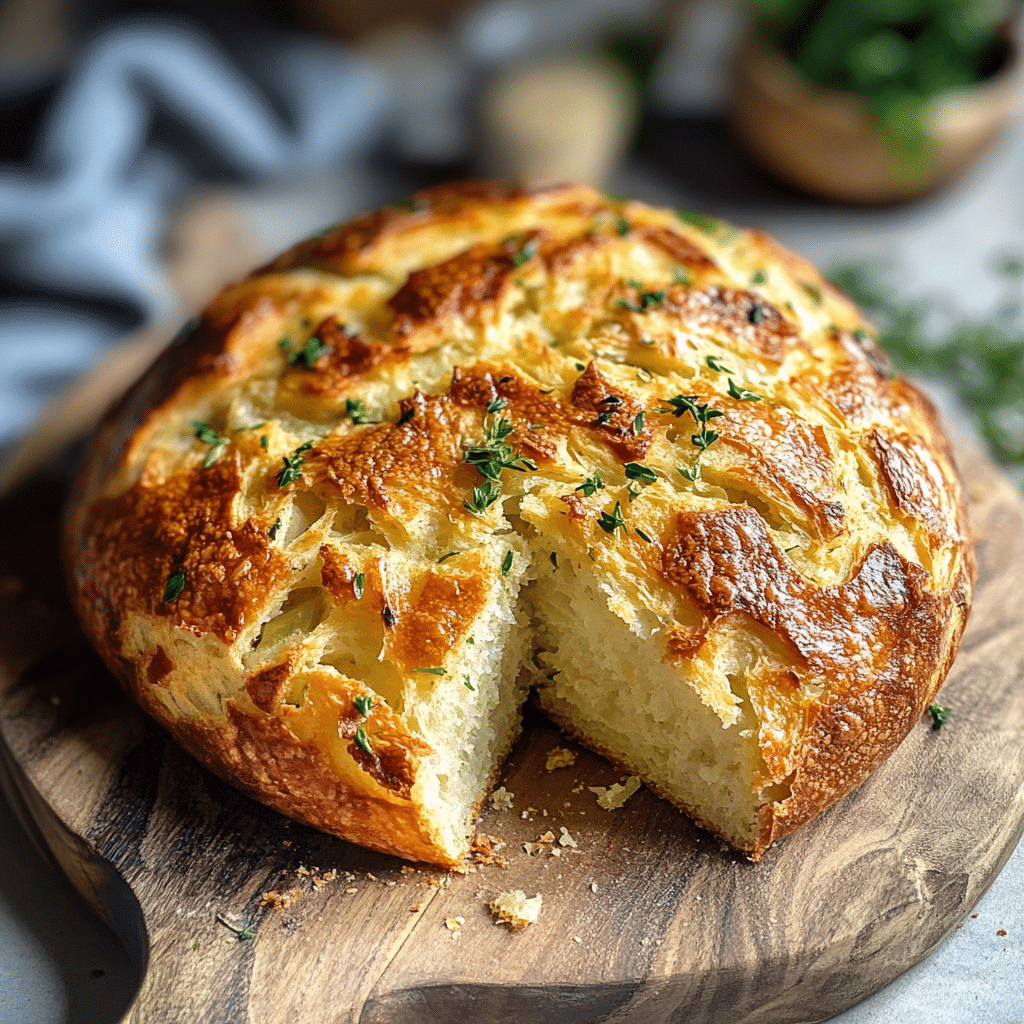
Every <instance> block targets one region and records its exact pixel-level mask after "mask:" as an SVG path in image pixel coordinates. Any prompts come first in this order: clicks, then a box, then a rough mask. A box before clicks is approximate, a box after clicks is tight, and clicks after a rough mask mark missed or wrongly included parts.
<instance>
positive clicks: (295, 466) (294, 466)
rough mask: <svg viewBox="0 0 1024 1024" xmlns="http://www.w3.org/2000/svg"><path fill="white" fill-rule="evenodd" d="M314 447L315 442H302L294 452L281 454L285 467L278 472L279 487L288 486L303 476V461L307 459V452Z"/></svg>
mask: <svg viewBox="0 0 1024 1024" xmlns="http://www.w3.org/2000/svg"><path fill="white" fill-rule="evenodd" d="M312 447H313V442H312V441H306V443H305V444H300V445H299V447H298V448H296V449H295V451H294V453H293V454H291V455H282V456H281V459H282V461H283V462H284V469H282V470H281V472H280V473H278V474H277V486H278V487H287V486H288V485H289V484H293V483H295V481H296V480H298V479H299V477H300V476H302V463H303V462H304V461H305V453H306V452H308V451H309V449H310V448H312Z"/></svg>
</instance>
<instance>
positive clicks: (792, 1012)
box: [0, 457, 1024, 1024]
mask: <svg viewBox="0 0 1024 1024" xmlns="http://www.w3.org/2000/svg"><path fill="white" fill-rule="evenodd" d="M962 461H964V462H965V463H966V464H965V466H964V468H965V471H966V472H965V476H966V482H967V490H968V494H969V495H970V499H971V508H972V513H973V523H974V528H975V530H976V533H977V539H978V546H977V554H978V566H979V577H978V587H977V595H976V602H975V606H974V612H973V615H972V618H971V622H970V626H969V628H968V630H967V634H966V637H965V641H964V646H963V649H962V651H961V653H960V656H959V658H958V659H957V662H956V664H955V666H954V668H953V672H952V674H951V676H950V677H949V679H948V681H947V682H946V685H945V687H944V688H943V690H942V693H941V696H940V699H941V701H942V703H943V704H946V705H948V706H949V707H951V708H952V714H951V716H950V720H949V723H948V724H947V725H946V727H945V728H943V729H942V730H941V731H938V732H937V731H934V730H933V729H932V728H930V724H929V722H927V721H922V722H921V723H919V725H918V726H917V727H916V728H915V729H914V731H913V733H912V734H911V736H910V737H909V739H908V740H907V741H906V743H905V744H904V745H903V747H902V748H901V749H900V750H899V751H898V752H897V754H896V755H895V756H894V757H893V758H892V759H891V760H890V761H889V762H888V763H887V764H886V765H885V766H884V767H883V768H882V769H881V770H880V771H879V772H878V773H877V774H876V775H875V776H874V777H873V778H871V779H870V780H869V781H868V782H867V783H866V784H865V785H863V786H862V787H861V788H860V789H859V790H858V791H857V792H856V793H854V794H852V795H851V796H850V797H848V798H847V799H846V800H844V801H842V802H841V803H840V804H839V805H837V806H836V807H834V808H833V809H832V810H830V811H829V812H827V813H826V814H824V815H823V816H822V817H821V818H820V819H818V820H817V821H815V822H813V823H812V824H811V825H810V826H808V827H806V828H804V829H803V830H802V831H800V832H799V833H797V834H796V835H794V836H792V837H791V838H789V839H788V840H786V841H785V842H783V843H782V844H780V845H779V846H777V847H775V848H773V849H771V850H770V851H769V852H768V853H767V854H766V856H765V857H764V859H763V860H762V861H761V863H760V864H757V865H751V864H749V863H747V862H746V861H745V860H743V859H742V858H740V857H737V856H736V855H734V854H732V853H730V852H727V851H726V850H723V849H722V847H721V846H720V844H719V843H718V842H717V841H716V840H714V839H713V838H711V837H710V836H709V835H708V834H706V833H704V832H702V831H701V830H700V829H698V828H696V827H694V826H693V825H691V824H690V823H689V822H688V820H687V819H686V818H685V817H684V816H682V815H681V814H679V813H678V812H677V811H675V810H674V809H672V808H671V807H669V806H668V805H667V804H665V803H663V802H662V801H660V800H658V799H656V798H655V797H653V796H652V795H651V794H650V793H647V792H646V791H644V790H641V791H640V792H639V793H637V794H636V795H635V796H633V797H632V798H631V799H630V800H629V801H628V802H627V803H626V805H625V806H624V807H623V808H621V809H619V810H614V811H605V810H602V809H601V808H600V807H599V806H598V804H597V802H596V798H595V796H594V794H593V793H592V792H590V790H589V789H588V788H587V787H589V786H602V785H603V786H608V785H610V784H611V783H613V782H614V781H617V779H618V775H617V773H616V772H615V771H614V770H613V769H612V768H610V767H609V766H608V765H607V763H605V762H603V761H602V760H601V759H600V758H598V757H596V756H593V755H591V754H589V753H586V752H585V751H579V756H578V759H577V760H576V763H575V764H574V765H572V766H569V767H563V768H558V769H555V770H552V771H548V770H547V769H546V766H545V762H546V758H547V755H548V752H549V751H550V750H551V749H552V748H553V747H555V746H557V745H560V744H563V742H564V741H563V740H562V738H561V737H560V735H559V733H558V732H557V731H556V730H555V729H554V728H552V727H551V726H550V725H549V724H547V723H546V722H545V720H544V719H542V718H541V717H540V716H537V715H533V716H531V717H529V720H528V723H527V729H526V733H525V736H524V738H523V740H522V741H521V742H520V743H519V745H518V746H517V747H516V749H515V751H514V753H513V755H512V757H511V760H510V761H509V764H508V766H507V768H506V771H505V775H504V777H503V779H502V782H503V784H504V786H505V787H506V789H507V790H508V791H509V792H511V793H513V794H515V797H514V809H513V810H500V811H499V810H495V809H493V808H492V809H490V810H488V811H487V813H486V814H485V815H484V818H483V820H482V821H481V823H480V830H481V831H482V832H484V833H487V834H490V835H493V836H500V837H502V838H503V839H504V841H505V844H506V845H505V847H504V848H503V849H501V850H500V853H501V854H502V855H504V856H505V857H506V858H507V867H502V866H499V865H497V864H491V865H487V866H480V867H479V868H478V869H477V870H474V871H472V872H470V873H468V874H465V875H461V876H460V875H451V876H448V875H439V874H438V873H437V872H436V871H432V870H430V869H422V870H421V869H415V870H411V869H410V868H409V867H408V866H406V865H403V863H402V862H400V861H398V860H396V859H394V858H390V857H386V856H383V855H380V854H376V853H372V852H369V851H366V850H361V849H359V848H357V847H354V846H350V845H348V844H346V843H344V842H342V841H340V840H336V839H333V838H331V837H328V836H324V835H321V834H319V833H317V832H315V831H313V830H311V829H308V828H306V827H304V826H301V825H298V824H295V823H292V822H289V821H288V820H286V819H285V818H282V817H281V816H279V815H277V814H275V813H273V812H271V811H269V810H266V809H265V808H263V807H261V806H259V805H257V804H255V803H253V802H252V801H250V800H248V799H247V798H245V797H243V796H242V795H240V794H239V793H237V792H235V791H234V790H232V789H230V788H229V787H227V786H226V785H225V784H223V783H222V782H220V781H219V780H218V779H216V778H214V777H213V776H212V775H211V774H210V773H208V772H207V771H205V770H204V769H203V768H201V767H200V766H199V765H198V764H197V763H196V762H194V761H193V760H191V759H190V758H189V757H188V756H186V755H185V754H183V753H182V752H181V751H180V750H179V749H178V748H177V747H176V746H175V745H174V744H173V743H172V742H171V741H170V740H169V739H167V738H166V737H165V736H164V735H163V733H162V732H161V731H160V730H159V729H158V728H156V727H155V726H154V725H152V724H151V723H149V722H148V721H147V720H146V719H144V718H143V716H142V715H141V714H140V713H139V712H137V711H136V710H135V709H134V708H133V707H132V706H131V705H129V704H128V703H127V701H126V700H125V698H124V697H123V696H122V695H121V693H120V691H119V690H118V689H117V688H116V686H115V685H114V683H113V682H112V680H111V679H110V677H109V676H108V674H107V673H106V671H105V670H104V668H103V667H102V665H101V664H100V663H99V662H98V660H97V659H96V657H95V656H94V655H93V654H92V653H91V652H90V650H89V648H88V646H87V645H86V643H85V642H84V640H83V639H82V637H81V635H80V634H79V633H78V631H77V629H76V627H75V625H74V623H73V621H72V618H71V615H70V611H69V608H68V606H67V604H66V602H65V599H64V596H63V583H62V575H61V569H60V566H59V563H58V557H57V553H56V550H55V536H56V530H57V518H58V515H59V512H60V506H61V502H62V500H63V496H64V488H65V476H64V475H63V474H62V473H61V472H60V470H59V469H58V470H56V471H53V472H51V473H49V474H48V475H43V476H42V477H38V476H37V477H36V478H35V479H34V480H33V481H32V482H30V483H27V484H22V485H21V486H20V487H19V489H18V490H17V491H16V492H14V493H13V494H11V495H9V496H8V497H7V498H6V499H5V500H4V502H3V504H2V506H0V523H2V524H3V538H2V541H0V676H2V692H0V733H2V738H3V741H4V742H3V743H2V744H0V752H2V768H3V771H2V772H0V775H2V776H3V778H4V782H5V787H6V789H7V790H8V792H9V796H10V797H11V799H12V801H13V802H14V803H15V804H16V806H17V807H18V809H19V811H20V813H21V815H22V817H23V818H24V819H25V820H26V822H27V823H28V824H29V825H30V827H31V829H32V830H33V831H34V832H35V833H36V835H37V837H38V838H39V839H40V841H41V843H42V844H43V845H44V846H45V847H46V848H48V849H49V851H51V852H52V854H53V856H54V857H55V858H56V860H57V861H58V862H59V864H60V866H61V867H62V868H63V869H64V871H65V872H66V873H67V874H68V875H69V876H70V878H71V879H72V881H73V882H74V883H75V885H76V886H77V887H78V889H79V890H80V891H81V892H82V893H83V895H84V896H85V898H86V899H87V900H88V901H89V903H90V904H91V905H92V906H93V907H94V909H95V910H96V912H97V913H98V914H100V915H101V916H102V917H103V918H105V919H106V920H107V921H109V922H110V924H111V925H112V926H113V928H114V930H115V931H116V932H117V934H118V935H119V936H120V937H121V939H122V940H123V942H124V944H125V946H126V948H127V949H128V950H129V952H130V953H131V954H132V955H134V956H135V957H137V958H138V960H139V961H140V963H141V964H143V965H144V966H145V979H144V981H143V984H142V989H141V991H140V993H139V996H138V1000H137V1002H136V1003H135V1005H134V1007H133V1009H132V1010H131V1012H130V1014H129V1017H128V1019H129V1020H131V1021H137V1022H146V1024H153V1022H162V1021H166V1022H173V1024H183V1022H192V1021H204V1022H210V1024H213V1022H231V1024H237V1022H241V1021H252V1022H254V1024H255V1022H258V1024H319V1022H335V1021H363V1022H367V1024H419V1022H456V1024H461V1022H474V1024H485V1022H488V1021H498V1020H502V1021H504V1020H515V1021H517V1022H523V1024H534V1022H536V1024H547V1022H552V1024H555V1022H557V1024H576V1022H584V1021H588V1022H590V1021H593V1022H597V1021H601V1022H605V1024H625V1022H637V1024H640V1022H642V1024H658V1022H669V1021H686V1022H688V1024H705V1022H706V1024H712V1022H714V1024H718V1022H721V1021H723V1020H728V1021H730V1022H731V1024H746V1022H749V1024H753V1022H758V1024H766V1022H796V1021H800V1022H804V1021H817V1020H821V1019H824V1018H826V1017H828V1016H830V1015H832V1014H834V1013H837V1012H839V1011H841V1010H843V1009H845V1008H847V1007H849V1006H851V1005H853V1004H854V1003H856V1002H857V1001H858V1000H860V999H862V998H864V997H865V996H866V995H868V994H870V993H872V992H874V991H875V990H877V989H878V988H880V987H882V986H883V985H885V984H886V983H888V982H889V981H891V980H892V979H893V978H895V977H896V976H897V975H899V974H900V973H902V972H903V971H905V970H906V969H907V968H908V967H910V966H911V965H913V964H914V963H916V962H917V961H918V960H920V959H921V958H922V957H924V956H925V955H927V954H928V952H929V951H930V950H932V949H933V948H934V947H935V946H936V945H937V944H938V943H939V942H941V941H942V939H943V938H944V937H945V936H946V935H947V934H948V933H949V932H950V931H951V930H952V929H953V928H954V927H955V926H956V925H957V924H958V923H959V922H960V920H961V919H962V918H963V917H964V916H965V915H966V914H967V913H968V912H969V911H970V909H971V908H972V907H973V906H974V904H975V902H976V901H977V900H978V898H979V897H980V896H981V894H982V893H983V892H984V890H985V889H986V887H987V886H988V885H989V883H990V882H991V881H992V879H993V877H994V876H995V874H996V873H997V872H998V870H999V869H1000V867H1001V866H1002V865H1003V863H1004V862H1005V860H1006V858H1007V857H1008V856H1009V853H1010V851H1011V850H1012V849H1013V847H1014V845H1015V843H1016V842H1017V840H1018V838H1019V837H1020V834H1021V831H1022V827H1024V686H1022V685H1021V684H1022V681H1024V621H1022V617H1021V615H1020V609H1021V606H1022V604H1024V515H1022V510H1021V505H1020V503H1019V501H1018V499H1017V497H1016V494H1015V492H1014V490H1013V489H1012V487H1011V486H1010V485H1009V484H1008V483H1007V482H1006V481H1005V480H1004V479H1003V478H1002V477H1001V476H1000V475H999V474H998V473H997V472H996V471H995V470H994V468H993V467H992V466H991V465H990V464H988V463H986V462H985V461H983V460H981V459H979V458H976V457H974V458H969V459H966V460H962ZM566 745H568V746H572V749H574V750H576V749H577V748H576V747H575V746H573V745H571V744H566ZM563 828H564V829H566V830H567V833H564V832H562V829H563ZM549 830H550V831H551V833H553V835H554V836H556V837H566V836H567V837H568V838H566V839H565V842H566V845H559V843H558V842H555V843H554V844H551V843H542V844H541V849H540V851H539V852H537V853H535V855H533V856H530V855H529V854H528V853H527V852H525V851H524V849H523V844H524V843H535V842H537V840H538V839H539V837H541V836H542V834H543V833H545V832H547V831H549ZM570 839H571V842H570ZM508 889H522V890H524V891H525V892H526V894H527V895H529V896H533V895H534V894H535V893H538V892H539V893H541V894H542V896H543V900H544V903H543V909H542V912H541V915H540V919H539V921H538V922H537V924H535V925H533V926H532V927H530V928H529V929H527V930H525V931H523V932H519V933H511V932H510V931H509V930H508V928H507V927H506V926H504V925H496V924H495V923H494V919H493V917H492V915H491V913H490V912H489V910H488V907H487V903H488V901H489V900H490V899H492V898H493V897H494V896H495V895H496V894H497V893H498V892H499V891H502V890H508ZM265 893H277V894H278V898H277V899H276V902H277V903H279V904H284V905H283V906H278V907H276V908H275V907H274V906H272V905H270V903H268V902H267V899H270V900H271V901H275V900H274V897H268V898H264V896H263V894H265ZM222 922H227V924H225V923H222ZM228 924H230V925H231V926H233V927H234V928H236V929H240V930H242V929H250V930H251V935H252V937H251V938H241V937H239V936H237V935H236V933H235V932H234V931H232V930H230V929H229V927H228ZM244 934H246V935H248V934H250V933H249V932H244Z"/></svg>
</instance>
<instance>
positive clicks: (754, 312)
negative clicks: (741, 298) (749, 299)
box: [747, 302, 764, 324]
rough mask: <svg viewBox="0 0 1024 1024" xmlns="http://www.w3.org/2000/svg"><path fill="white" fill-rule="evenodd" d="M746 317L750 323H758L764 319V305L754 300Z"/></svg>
mask: <svg viewBox="0 0 1024 1024" xmlns="http://www.w3.org/2000/svg"><path fill="white" fill-rule="evenodd" d="M747 319H748V320H749V321H750V322H751V323H752V324H759V323H760V322H761V321H762V320H763V319H764V306H760V305H758V304H757V303H756V302H755V303H754V305H752V306H751V307H750V312H749V313H748V314H747Z"/></svg>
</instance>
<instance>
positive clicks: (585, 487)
mask: <svg viewBox="0 0 1024 1024" xmlns="http://www.w3.org/2000/svg"><path fill="white" fill-rule="evenodd" d="M603 489H604V481H603V480H602V479H601V475H600V474H599V473H595V474H594V475H593V476H588V477H587V478H586V480H584V481H583V483H581V484H580V485H579V486H578V487H574V488H573V490H574V491H582V492H583V497H585V498H589V497H590V496H591V495H592V494H593V493H594V492H595V491H600V490H603Z"/></svg>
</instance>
